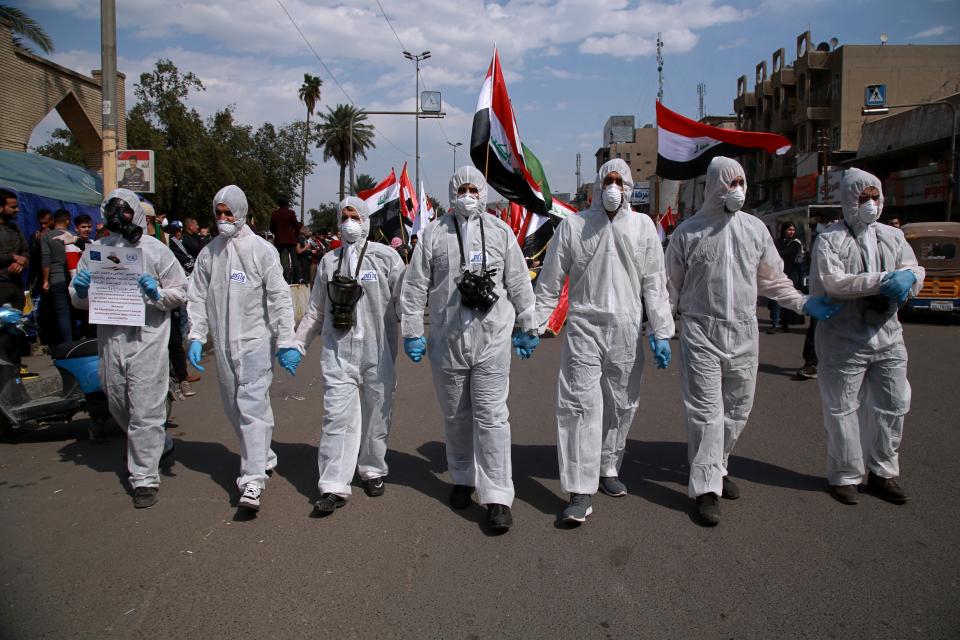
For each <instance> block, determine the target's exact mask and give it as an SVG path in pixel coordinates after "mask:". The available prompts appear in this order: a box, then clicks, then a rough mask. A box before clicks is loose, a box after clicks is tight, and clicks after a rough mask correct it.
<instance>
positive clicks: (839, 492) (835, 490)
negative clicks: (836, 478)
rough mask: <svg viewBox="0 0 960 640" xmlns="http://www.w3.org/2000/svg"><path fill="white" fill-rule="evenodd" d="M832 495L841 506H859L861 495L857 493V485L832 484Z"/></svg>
mask: <svg viewBox="0 0 960 640" xmlns="http://www.w3.org/2000/svg"><path fill="white" fill-rule="evenodd" d="M830 495H831V496H833V499H834V500H836V501H837V502H839V503H841V504H857V503H859V502H860V494H859V493H857V485H855V484H832V485H830Z"/></svg>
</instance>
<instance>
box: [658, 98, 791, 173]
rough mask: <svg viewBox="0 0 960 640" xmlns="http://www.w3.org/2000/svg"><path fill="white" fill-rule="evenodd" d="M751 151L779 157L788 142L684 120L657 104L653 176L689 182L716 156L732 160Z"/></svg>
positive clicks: (778, 138) (773, 135)
mask: <svg viewBox="0 0 960 640" xmlns="http://www.w3.org/2000/svg"><path fill="white" fill-rule="evenodd" d="M751 149H762V150H764V151H766V152H767V153H776V154H777V155H783V154H784V153H786V152H787V151H789V150H790V141H789V140H788V139H787V138H785V137H783V136H778V135H776V134H773V133H755V132H752V131H737V130H735V129H721V128H720V127H711V126H710V125H707V124H703V123H702V122H696V121H695V120H691V119H690V118H685V117H683V116H682V115H680V114H679V113H674V112H673V111H670V109H667V108H666V107H665V106H663V105H662V104H660V103H659V102H658V103H657V175H658V176H660V177H661V178H666V179H667V180H689V179H690V178H695V177H697V176H700V175H703V174H705V173H706V172H707V166H708V165H709V164H710V161H711V160H712V159H714V158H715V157H717V156H728V157H731V158H732V157H736V156H739V155H742V154H743V153H745V152H747V151H749V150H751Z"/></svg>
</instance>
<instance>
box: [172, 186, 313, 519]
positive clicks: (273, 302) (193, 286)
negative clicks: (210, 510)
mask: <svg viewBox="0 0 960 640" xmlns="http://www.w3.org/2000/svg"><path fill="white" fill-rule="evenodd" d="M213 210H214V214H215V216H216V219H217V229H218V231H219V235H217V237H216V238H214V239H213V240H212V241H211V242H210V243H209V244H208V245H206V246H205V247H204V248H203V250H202V251H201V252H200V255H198V256H197V260H196V266H195V267H194V269H193V274H192V275H191V277H190V289H189V292H188V295H187V315H188V317H189V319H190V331H189V333H188V336H189V340H190V346H189V347H188V349H187V359H188V360H189V361H190V363H191V364H192V365H193V366H194V367H195V368H196V369H197V370H199V371H203V367H202V366H200V358H201V356H202V352H203V344H204V343H205V342H206V341H207V333H208V332H209V333H210V335H211V337H212V339H213V352H214V355H215V357H216V360H217V379H218V381H219V382H220V397H221V399H222V400H223V408H224V411H225V412H226V414H227V418H228V419H229V420H230V424H232V425H233V428H234V430H236V432H237V436H238V437H239V438H240V477H239V478H237V486H238V487H239V489H240V499H239V501H238V503H237V504H238V506H239V507H240V508H242V509H245V510H247V511H259V509H260V499H261V493H262V491H263V489H264V488H265V487H266V482H267V474H268V473H270V472H271V471H272V470H273V468H274V467H276V465H277V454H276V453H274V451H273V449H272V448H271V447H270V442H271V439H272V438H273V426H274V422H273V408H272V407H271V406H270V384H271V382H272V381H273V367H272V365H273V357H272V356H273V353H274V350H275V349H278V348H279V351H278V352H277V357H278V358H279V359H280V364H281V366H283V367H284V368H285V369H287V370H288V371H289V372H290V373H291V375H293V374H295V372H296V369H297V365H298V364H299V362H300V357H301V356H300V352H299V351H297V349H296V341H295V339H294V335H293V301H292V299H291V297H290V287H289V286H288V285H287V283H286V281H285V280H284V279H283V267H282V266H281V265H280V257H279V255H278V254H277V250H276V249H275V248H274V246H273V245H272V244H270V243H269V242H267V241H266V240H264V239H263V238H261V237H260V236H258V235H257V234H255V233H254V232H253V229H251V228H250V226H249V225H247V224H246V218H247V197H246V195H244V193H243V191H242V190H241V189H240V187H237V186H236V185H229V186H226V187H224V188H223V189H221V190H220V191H218V192H217V195H216V196H215V197H214V198H213Z"/></svg>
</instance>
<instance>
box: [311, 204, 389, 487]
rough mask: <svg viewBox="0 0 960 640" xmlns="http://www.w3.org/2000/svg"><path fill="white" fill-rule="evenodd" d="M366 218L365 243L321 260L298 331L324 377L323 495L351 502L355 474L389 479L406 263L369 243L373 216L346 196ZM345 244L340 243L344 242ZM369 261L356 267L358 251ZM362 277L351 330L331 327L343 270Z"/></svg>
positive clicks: (363, 219)
mask: <svg viewBox="0 0 960 640" xmlns="http://www.w3.org/2000/svg"><path fill="white" fill-rule="evenodd" d="M346 206H350V207H353V208H354V209H356V211H357V213H358V214H360V218H361V223H362V225H363V228H364V233H363V238H364V240H361V241H358V242H356V243H354V244H348V243H344V244H343V246H342V247H340V248H339V249H337V250H336V251H329V252H327V254H326V255H324V256H323V259H322V260H321V261H320V266H319V268H318V269H317V277H316V279H315V280H314V282H313V291H312V293H311V294H310V306H309V307H308V308H307V312H306V314H305V315H304V316H303V319H302V320H301V321H300V325H299V326H298V327H297V348H298V349H299V350H300V352H301V353H304V354H305V353H306V349H307V347H309V346H310V343H311V342H312V341H313V339H314V338H315V337H316V336H317V335H319V336H320V341H321V343H322V347H321V351H320V364H321V367H322V369H321V371H322V376H323V390H324V391H323V435H322V436H321V438H320V446H319V450H318V455H317V458H318V460H317V462H318V464H319V467H320V482H319V487H320V493H321V495H322V494H324V493H333V494H336V495H339V496H341V497H344V498H346V497H347V496H349V495H350V481H351V480H352V479H353V472H354V469H356V470H357V471H358V472H359V474H360V477H361V478H363V479H364V480H369V479H372V478H379V477H383V476H385V475H387V463H386V460H385V459H384V458H385V456H386V454H387V436H388V435H389V433H390V422H391V418H392V415H393V392H394V390H395V389H396V386H397V374H396V371H395V368H394V363H395V360H396V358H397V323H398V321H399V315H398V313H397V305H398V303H399V297H400V283H401V282H402V280H403V271H404V264H403V260H401V259H400V254H398V253H397V252H396V251H395V250H394V249H392V248H390V247H388V246H386V245H384V244H380V243H379V242H369V243H367V244H366V250H363V245H364V243H365V242H366V237H367V234H368V233H369V231H370V211H369V208H368V207H367V203H366V202H364V201H363V200H361V199H360V198H354V197H348V198H346V199H344V200H343V201H342V202H341V203H340V204H339V205H338V206H337V214H338V216H339V214H340V213H341V212H342V211H343V208H344V207H346ZM341 237H342V236H341ZM361 251H363V261H362V262H361V263H360V265H359V270H358V265H357V259H358V257H359V254H360V252H361ZM343 252H346V253H345V254H344V255H343V260H342V265H341V267H340V273H341V275H344V276H350V277H356V279H357V280H358V281H359V283H360V286H362V287H363V297H361V298H360V300H359V301H358V302H357V305H356V307H355V310H354V325H353V327H351V328H350V329H337V328H335V327H334V326H333V319H332V317H331V313H330V302H329V298H328V296H327V283H328V282H329V281H330V280H331V279H332V278H333V276H334V274H335V273H336V271H337V263H338V261H340V257H341V254H342V253H343Z"/></svg>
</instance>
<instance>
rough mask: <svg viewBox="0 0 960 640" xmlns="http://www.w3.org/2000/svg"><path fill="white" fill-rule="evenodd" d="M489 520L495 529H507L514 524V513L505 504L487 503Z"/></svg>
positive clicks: (491, 526)
mask: <svg viewBox="0 0 960 640" xmlns="http://www.w3.org/2000/svg"><path fill="white" fill-rule="evenodd" d="M487 522H488V523H489V524H490V528H491V529H493V530H494V531H506V530H508V529H509V528H510V527H512V526H513V514H511V513H510V507H508V506H507V505H505V504H491V505H487Z"/></svg>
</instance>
